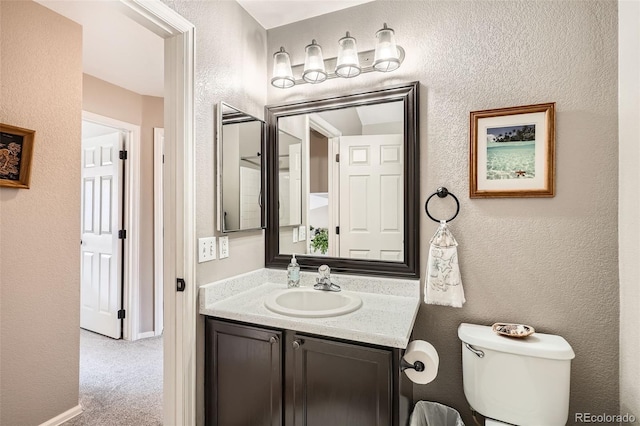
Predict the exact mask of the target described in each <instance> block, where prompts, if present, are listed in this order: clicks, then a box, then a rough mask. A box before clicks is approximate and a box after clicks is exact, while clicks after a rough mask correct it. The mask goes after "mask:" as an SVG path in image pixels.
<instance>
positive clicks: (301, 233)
mask: <svg viewBox="0 0 640 426" xmlns="http://www.w3.org/2000/svg"><path fill="white" fill-rule="evenodd" d="M306 239H307V227H306V226H304V225H300V226H299V227H298V241H304V240H306Z"/></svg>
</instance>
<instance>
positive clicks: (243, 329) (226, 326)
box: [205, 318, 282, 426]
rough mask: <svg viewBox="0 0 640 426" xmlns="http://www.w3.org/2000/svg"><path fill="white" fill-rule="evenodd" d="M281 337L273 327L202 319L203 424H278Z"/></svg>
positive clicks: (274, 425) (279, 423)
mask: <svg viewBox="0 0 640 426" xmlns="http://www.w3.org/2000/svg"><path fill="white" fill-rule="evenodd" d="M281 336H282V333H281V332H279V331H271V330H266V329H262V328H257V327H251V326H246V325H240V324H233V323H228V322H222V321H217V320H214V319H212V318H207V321H206V348H205V359H206V361H205V417H206V419H205V420H206V424H207V425H213V426H281V425H282V357H281V353H282V350H281Z"/></svg>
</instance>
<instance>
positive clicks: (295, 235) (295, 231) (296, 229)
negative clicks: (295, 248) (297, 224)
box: [293, 228, 298, 243]
mask: <svg viewBox="0 0 640 426" xmlns="http://www.w3.org/2000/svg"><path fill="white" fill-rule="evenodd" d="M293 242H294V243H297V242H298V228H293Z"/></svg>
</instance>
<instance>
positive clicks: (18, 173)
mask: <svg viewBox="0 0 640 426" xmlns="http://www.w3.org/2000/svg"><path fill="white" fill-rule="evenodd" d="M35 133H36V132H35V131H34V130H29V129H23V128H21V127H15V126H10V125H8V124H2V123H0V186H10V187H13V188H29V178H30V177H31V156H32V154H33V139H34V135H35Z"/></svg>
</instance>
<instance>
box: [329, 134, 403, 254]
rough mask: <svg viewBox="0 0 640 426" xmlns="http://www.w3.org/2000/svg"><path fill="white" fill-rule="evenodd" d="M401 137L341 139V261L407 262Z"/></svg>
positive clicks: (377, 136)
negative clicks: (346, 259)
mask: <svg viewBox="0 0 640 426" xmlns="http://www.w3.org/2000/svg"><path fill="white" fill-rule="evenodd" d="M402 144H403V139H402V135H364V136H342V137H340V224H339V226H340V235H339V236H338V238H340V257H346V258H357V259H374V260H388V261H398V262H399V261H402V260H404V252H403V247H404V215H403V206H404V190H403V167H402V159H403V153H402Z"/></svg>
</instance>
